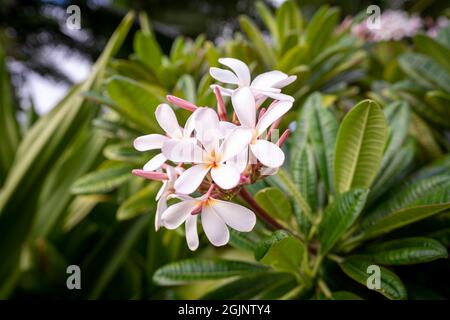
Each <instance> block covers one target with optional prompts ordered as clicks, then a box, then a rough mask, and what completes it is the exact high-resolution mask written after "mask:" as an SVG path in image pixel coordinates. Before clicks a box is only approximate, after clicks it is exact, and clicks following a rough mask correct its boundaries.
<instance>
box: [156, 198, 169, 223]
mask: <svg viewBox="0 0 450 320" xmlns="http://www.w3.org/2000/svg"><path fill="white" fill-rule="evenodd" d="M166 209H167V199H166V197H161V198H160V199H159V200H158V203H157V204H156V213H155V230H156V231H158V230H159V228H160V227H161V226H162V225H163V224H162V220H161V217H162V214H163V213H164V211H166Z"/></svg>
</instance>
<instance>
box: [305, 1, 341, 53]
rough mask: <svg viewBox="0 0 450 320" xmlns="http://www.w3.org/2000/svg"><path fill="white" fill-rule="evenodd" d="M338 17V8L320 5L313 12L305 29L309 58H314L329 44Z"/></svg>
mask: <svg viewBox="0 0 450 320" xmlns="http://www.w3.org/2000/svg"><path fill="white" fill-rule="evenodd" d="M338 19H339V10H338V9H336V8H331V9H330V8H328V7H327V6H322V7H321V8H320V9H319V10H317V12H316V13H315V14H314V16H313V18H312V19H311V21H310V22H309V24H308V27H307V28H306V31H305V41H306V43H308V44H309V45H310V46H311V48H310V56H311V58H315V57H316V56H317V55H318V54H319V53H321V52H322V51H323V49H324V48H325V46H326V45H328V44H329V42H330V38H331V37H332V34H333V32H334V29H335V27H336V24H337V22H338Z"/></svg>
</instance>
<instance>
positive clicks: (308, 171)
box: [291, 145, 318, 211]
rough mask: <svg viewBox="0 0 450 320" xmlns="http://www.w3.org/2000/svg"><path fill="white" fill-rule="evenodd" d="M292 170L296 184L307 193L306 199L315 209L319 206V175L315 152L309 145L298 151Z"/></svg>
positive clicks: (303, 192) (293, 160) (301, 190)
mask: <svg viewBox="0 0 450 320" xmlns="http://www.w3.org/2000/svg"><path fill="white" fill-rule="evenodd" d="M291 171H292V176H293V180H294V182H295V184H296V185H297V186H298V188H299V190H300V192H301V193H302V194H303V195H305V197H306V201H307V202H308V205H309V206H310V208H311V209H312V210H313V211H314V210H315V208H316V207H317V188H318V186H317V185H318V177H317V170H316V164H315V159H314V153H313V151H312V148H311V147H310V146H309V145H306V146H304V147H302V148H301V150H300V151H299V152H296V153H295V155H294V158H293V159H292V163H291Z"/></svg>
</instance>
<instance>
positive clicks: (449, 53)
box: [414, 34, 450, 74]
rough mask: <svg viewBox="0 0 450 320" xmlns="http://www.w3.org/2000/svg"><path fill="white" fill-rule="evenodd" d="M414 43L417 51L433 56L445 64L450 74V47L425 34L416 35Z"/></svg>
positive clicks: (438, 61) (442, 64)
mask: <svg viewBox="0 0 450 320" xmlns="http://www.w3.org/2000/svg"><path fill="white" fill-rule="evenodd" d="M414 45H415V46H416V48H417V51H419V52H420V53H424V54H426V55H428V56H430V57H431V58H433V59H434V61H436V62H437V63H439V64H440V65H441V66H443V67H444V68H445V70H446V71H447V72H448V73H449V74H450V61H449V59H448V57H450V49H448V48H447V47H445V46H443V45H442V44H440V43H439V42H438V41H436V40H434V39H433V38H430V37H428V36H426V35H423V34H418V35H416V36H414Z"/></svg>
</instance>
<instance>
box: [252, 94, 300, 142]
mask: <svg viewBox="0 0 450 320" xmlns="http://www.w3.org/2000/svg"><path fill="white" fill-rule="evenodd" d="M291 108H292V102H289V101H279V102H277V103H274V104H273V105H271V106H270V107H269V109H267V111H266V112H265V113H264V115H263V116H262V117H261V119H259V121H258V124H257V125H256V130H257V131H258V134H259V135H260V134H262V133H263V132H264V131H265V130H266V129H267V128H268V127H270V125H271V124H272V123H274V122H275V121H277V120H278V119H280V118H281V117H282V116H283V115H284V114H285V113H286V112H288V111H289V109H291Z"/></svg>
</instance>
